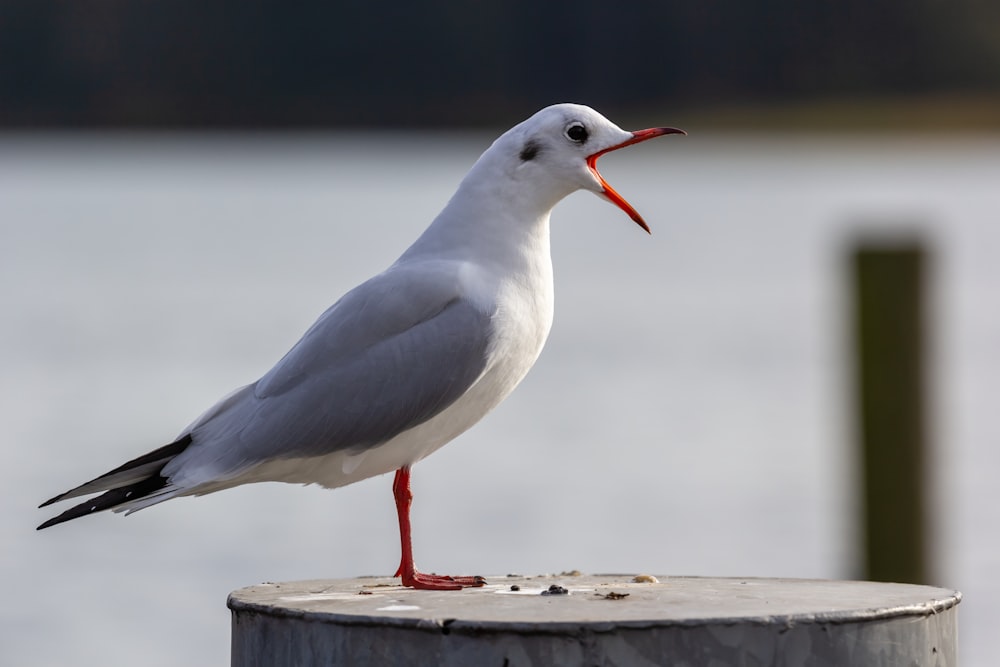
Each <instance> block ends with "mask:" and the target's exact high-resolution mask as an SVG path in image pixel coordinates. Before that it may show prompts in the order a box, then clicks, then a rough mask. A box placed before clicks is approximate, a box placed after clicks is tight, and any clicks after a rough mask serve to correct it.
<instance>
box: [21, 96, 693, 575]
mask: <svg viewBox="0 0 1000 667" xmlns="http://www.w3.org/2000/svg"><path fill="white" fill-rule="evenodd" d="M675 133H683V132H682V131H681V130H677V129H674V128H669V127H658V128H652V129H648V130H639V131H638V132H627V131H625V130H622V129H621V128H619V127H617V126H616V125H614V124H613V123H611V122H610V121H608V120H607V119H606V118H604V117H603V116H601V115H600V114H599V113H597V112H596V111H594V110H593V109H590V108H589V107H585V106H580V105H576V104H557V105H554V106H550V107H547V108H545V109H542V110H541V111H539V112H538V113H536V114H535V115H533V116H532V117H531V118H529V119H528V120H526V121H524V122H523V123H520V124H519V125H516V126H515V127H513V128H512V129H510V130H508V131H507V132H505V133H504V134H503V135H501V136H500V138H498V139H497V140H496V141H495V142H493V145H491V146H490V147H489V148H488V149H487V150H486V152H484V153H483V154H482V156H480V158H479V160H478V161H477V162H476V163H475V165H473V167H472V169H471V170H470V171H469V173H468V174H467V175H466V176H465V178H464V179H463V180H462V182H461V184H460V185H459V187H458V191H457V192H455V194H454V196H453V197H452V198H451V200H450V201H449V202H448V204H447V205H446V206H445V208H444V210H443V211H441V213H440V214H439V215H438V216H437V218H435V219H434V221H433V222H432V223H431V225H430V226H429V227H428V228H427V229H426V231H424V233H423V234H422V235H421V236H420V238H418V239H417V240H416V242H415V243H414V244H413V245H412V246H410V247H409V249H407V250H406V252H404V253H403V255H402V256H401V257H400V258H399V259H398V260H396V262H395V263H394V264H393V265H392V266H390V267H389V268H388V269H386V270H385V271H383V272H382V273H380V274H378V275H376V276H375V277H374V278H371V279H370V280H368V281H366V282H364V283H362V284H361V285H360V286H358V287H356V288H354V289H353V290H351V291H350V292H348V293H347V294H345V295H344V296H343V297H342V298H341V299H340V300H339V301H337V303H335V304H334V305H333V306H331V307H330V308H329V309H328V310H327V311H326V312H325V313H323V315H322V316H320V318H319V319H318V320H317V321H316V323H315V324H313V326H312V327H311V328H310V329H309V330H308V331H307V332H306V333H305V335H304V336H303V337H302V339H301V340H300V341H299V342H298V343H296V344H295V346H294V347H293V348H292V349H291V350H290V351H289V352H288V354H286V355H285V356H284V357H283V358H282V359H281V360H280V361H279V362H278V363H277V365H275V366H274V368H272V369H271V370H270V371H269V372H268V373H267V374H266V375H264V376H263V377H262V378H261V379H260V380H258V381H257V382H254V383H253V384H250V385H247V386H245V387H242V388H240V389H237V390H236V391H234V392H233V393H232V394H230V395H228V396H226V397H225V398H223V399H222V400H221V401H219V402H218V403H216V404H215V405H214V406H212V407H211V408H210V409H209V410H208V411H207V412H205V414H203V415H202V416H201V417H199V418H198V419H196V420H195V421H194V423H192V424H191V425H190V426H188V427H187V428H185V429H184V430H183V431H181V433H180V436H179V437H178V439H177V440H176V441H174V442H172V443H171V444H169V445H166V446H164V447H161V448H160V449H157V450H156V451H153V452H150V453H148V454H146V455H144V456H140V457H139V458H137V459H134V460H132V461H129V462H128V463H126V464H124V465H122V466H120V467H118V468H115V469H114V470H112V471H110V472H108V473H106V474H104V475H101V476H100V477H98V478H96V479H94V480H92V481H90V482H87V483H86V484H83V485H81V486H78V487H76V488H75V489H72V490H70V491H67V492H66V493H63V494H60V495H58V496H56V497H55V498H52V499H51V500H49V501H47V502H45V503H43V505H42V506H43V507H44V506H45V505H49V504H51V503H55V502H58V501H61V500H67V499H69V498H76V497H78V496H85V495H88V494H92V493H97V492H103V493H102V494H101V495H99V496H97V497H95V498H91V499H90V500H87V501H86V502H83V503H81V504H79V505H76V506H75V507H72V508H71V509H69V510H67V511H65V512H63V513H62V514H60V515H59V516H57V517H55V518H53V519H50V520H48V521H46V522H45V523H43V524H42V525H41V526H39V529H41V528H47V527H49V526H53V525H55V524H58V523H62V522H64V521H69V520H70V519H76V518H78V517H81V516H85V515H87V514H93V513H94V512H99V511H101V510H106V509H111V510H114V511H115V512H123V511H124V512H134V511H136V510H139V509H142V508H144V507H149V506H150V505H155V504H156V503H160V502H163V501H164V500H169V499H171V498H174V497H177V496H187V495H201V494H205V493H211V492H213V491H220V490H222V489H226V488H229V487H233V486H237V485H240V484H248V483H250V482H263V481H278V482H291V483H298V484H320V485H322V486H324V487H327V488H334V487H338V486H344V485H346V484H350V483H352V482H357V481H359V480H362V479H365V478H367V477H372V476H374V475H381V474H384V473H387V472H392V471H394V470H395V471H396V477H395V481H394V483H393V493H394V496H395V500H396V508H397V512H398V515H399V530H400V539H401V542H402V557H401V562H400V566H399V569H398V571H397V572H396V576H401V577H402V581H403V584H404V585H406V586H412V587H415V588H428V589H458V588H462V587H464V586H479V585H482V584H483V583H484V582H483V579H482V578H481V577H449V576H441V575H429V574H423V573H420V572H417V570H416V569H415V567H414V565H413V554H412V550H411V546H410V518H409V508H410V502H411V500H412V494H411V493H410V467H411V466H412V465H413V464H414V463H416V462H417V461H419V460H421V459H423V458H424V457H425V456H427V455H428V454H430V453H431V452H433V451H434V450H436V449H438V448H439V447H441V446H442V445H444V444H445V443H447V442H448V441H450V440H452V439H453V438H455V437H456V436H458V435H459V434H461V433H462V432H463V431H465V430H466V429H468V428H469V427H471V426H472V425H473V424H475V423H476V422H478V421H479V420H480V419H482V418H483V417H484V416H485V415H486V414H487V413H488V412H490V411H491V410H492V409H493V408H495V407H496V406H497V405H498V404H499V403H500V402H501V401H502V400H503V399H504V398H506V397H507V395H508V394H510V392H511V391H512V390H513V389H514V387H516V386H517V384H518V383H519V382H520V381H521V379H522V378H523V377H524V376H525V374H526V373H527V372H528V370H529V369H530V368H531V366H532V365H533V364H534V363H535V359H537V358H538V355H539V353H540V352H541V350H542V345H543V344H544V343H545V339H546V337H547V336H548V333H549V328H550V326H551V324H552V301H553V288H552V260H551V257H550V253H549V214H550V213H551V211H552V208H553V207H554V206H555V205H556V204H557V203H558V202H559V201H560V200H561V199H563V198H564V197H566V196H567V195H569V194H570V193H572V192H574V191H576V190H581V189H582V190H590V191H591V192H594V193H597V194H598V195H601V196H603V197H605V198H607V199H608V200H610V201H611V202H613V203H614V204H616V205H617V206H618V207H619V208H621V209H622V210H623V211H625V213H627V214H628V215H629V217H631V218H632V220H634V221H635V222H636V223H638V224H639V225H640V226H641V227H642V228H643V229H645V230H646V231H647V232H648V231H649V228H648V227H647V226H646V223H645V222H644V221H643V219H642V217H641V216H640V215H639V214H638V213H637V212H636V211H635V209H634V208H632V206H631V205H629V204H628V202H626V201H625V200H624V199H623V198H622V197H621V195H619V194H618V193H617V192H615V191H614V190H613V189H612V188H611V186H610V185H608V184H607V183H606V182H605V180H604V178H603V177H602V176H601V175H600V174H599V173H598V171H597V166H596V163H597V158H598V157H600V156H601V155H603V154H605V153H607V152H609V151H613V150H616V149H618V148H623V147H625V146H629V145H631V144H635V143H638V142H640V141H645V140H646V139H651V138H653V137H658V136H661V135H664V134H675Z"/></svg>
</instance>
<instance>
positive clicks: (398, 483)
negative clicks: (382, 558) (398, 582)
mask: <svg viewBox="0 0 1000 667" xmlns="http://www.w3.org/2000/svg"><path fill="white" fill-rule="evenodd" d="M392 495H393V496H394V497H395V498H396V514H398V515H399V541H400V543H401V546H402V552H403V553H402V557H401V558H400V561H399V569H398V570H396V574H394V575H393V576H395V577H402V578H403V585H404V586H409V587H411V588H421V589H424V590H431V591H457V590H459V589H462V588H466V587H470V586H482V585H483V584H485V583H486V580H485V579H483V578H482V577H449V576H447V575H438V574H422V573H420V572H417V568H416V567H415V566H414V565H413V545H412V543H411V541H410V504H411V503H412V502H413V493H412V492H411V491H410V468H409V466H404V467H402V468H400V469H399V470H397V471H396V478H395V479H394V480H393V482H392Z"/></svg>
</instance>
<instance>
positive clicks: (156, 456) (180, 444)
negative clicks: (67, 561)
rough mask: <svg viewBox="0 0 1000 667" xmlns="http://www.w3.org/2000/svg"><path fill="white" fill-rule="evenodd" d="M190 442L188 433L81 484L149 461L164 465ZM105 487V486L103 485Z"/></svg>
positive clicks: (48, 502)
mask: <svg viewBox="0 0 1000 667" xmlns="http://www.w3.org/2000/svg"><path fill="white" fill-rule="evenodd" d="M190 444H191V434H190V433H188V434H186V435H185V436H184V437H182V438H180V439H178V440H175V441H174V442H171V443H170V444H168V445H164V446H163V447H160V448H159V449H155V450H153V451H151V452H149V453H148V454H143V455H142V456H140V457H138V458H134V459H132V460H131V461H129V462H127V463H124V464H122V465H120V466H118V467H117V468H115V469H114V470H110V471H108V472H106V473H104V474H103V475H101V476H100V477H97V478H95V479H92V480H90V481H89V482H87V483H86V484H83V485H82V486H87V485H89V484H93V483H94V482H97V481H100V480H101V479H104V478H106V477H110V476H111V475H116V474H118V473H121V472H124V471H128V470H132V469H134V468H138V467H140V466H144V465H148V464H150V463H159V462H160V461H162V462H163V464H164V465H166V463H167V461H169V460H170V459H172V458H174V457H175V456H177V455H178V454H180V453H181V452H183V451H184V450H185V449H187V447H188V445H190ZM162 469H163V466H162V465H161V466H159V468H157V469H156V471H155V472H154V473H153V475H152V476H153V477H154V478H155V477H156V475H158V474H159V471H160V470H162ZM80 488H81V487H79V486H78V487H76V488H74V489H70V490H69V491H65V492H63V493H60V494H59V495H57V496H54V497H52V498H49V499H48V500H46V501H45V502H44V503H42V504H41V505H39V506H38V509H42V508H43V507H48V506H49V505H52V504H54V503H57V502H59V501H60V500H62V499H63V498H65V497H66V496H69V495H71V494H73V493H74V491H77V490H78V489H80ZM105 488H107V487H105ZM123 488H124V487H123ZM128 488H131V487H128ZM100 490H102V489H95V491H94V492H95V493H96V492H97V491H100ZM76 495H77V496H79V495H89V494H86V493H84V494H79V493H77V494H76ZM101 497H103V496H101ZM56 523H59V522H56ZM48 525H51V524H50V523H49V522H48V521H46V522H45V523H44V524H42V525H41V526H39V527H38V528H39V530H41V529H42V528H46V527H47V526H48Z"/></svg>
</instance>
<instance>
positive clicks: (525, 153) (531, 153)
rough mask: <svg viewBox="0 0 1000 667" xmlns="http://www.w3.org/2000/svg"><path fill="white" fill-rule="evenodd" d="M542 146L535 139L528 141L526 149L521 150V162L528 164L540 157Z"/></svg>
mask: <svg viewBox="0 0 1000 667" xmlns="http://www.w3.org/2000/svg"><path fill="white" fill-rule="evenodd" d="M541 150H542V147H541V145H540V144H539V143H538V142H537V141H535V140H534V139H528V141H527V142H525V144H524V148H522V149H521V161H522V162H527V161H529V160H534V159H535V158H536V157H538V153H539V152H541Z"/></svg>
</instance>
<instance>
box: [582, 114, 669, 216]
mask: <svg viewBox="0 0 1000 667" xmlns="http://www.w3.org/2000/svg"><path fill="white" fill-rule="evenodd" d="M664 134H687V132H685V131H684V130H678V129H677V128H675V127H651V128H649V129H648V130H638V131H636V132H633V133H632V138H631V139H626V140H625V141H623V142H622V143H620V144H618V145H617V146H612V147H611V148H605V149H604V150H603V151H598V152H597V153H594V154H593V155H591V156H589V157H588V158H587V166H588V167H590V171H592V172H593V173H594V176H595V177H596V178H597V180H598V182H600V184H601V187H602V188H604V192H603V193H602V194H603V195H604V196H605V197H607V198H608V199H609V200H610V201H611V202H612V203H613V204H614V205H615V206H617V207H618V208H620V209H621V210H623V211H625V213H627V214H628V217H630V218H632V220H634V221H635V222H636V224H637V225H639V226H640V227H642V228H643V229H645V230H646V232H647V233H650V231H649V225H647V224H646V221H645V220H643V219H642V216H641V215H639V213H638V211H636V210H635V209H634V208H632V205H631V204H629V203H628V202H627V201H625V199H624V198H623V197H622V196H621V195H620V194H618V193H617V192H615V189H614V188H612V187H611V186H610V185H608V182H607V181H605V180H604V177H603V176H601V172H599V171H597V158H599V157H601V156H602V155H604V154H605V153H610V152H611V151H616V150H618V149H619V148H625V147H626V146H631V145H632V144H637V143H639V142H640V141H645V140H646V139H652V138H653V137H660V136H663V135H664Z"/></svg>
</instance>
